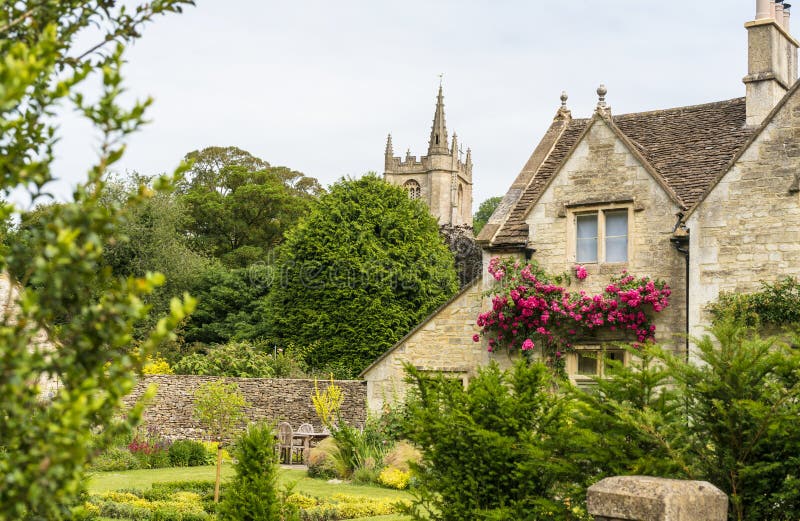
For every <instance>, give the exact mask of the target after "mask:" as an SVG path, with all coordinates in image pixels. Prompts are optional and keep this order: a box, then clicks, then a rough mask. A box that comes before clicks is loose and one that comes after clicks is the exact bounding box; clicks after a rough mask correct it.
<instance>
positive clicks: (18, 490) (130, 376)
mask: <svg viewBox="0 0 800 521" xmlns="http://www.w3.org/2000/svg"><path fill="white" fill-rule="evenodd" d="M187 4H191V2H190V1H186V0H164V1H161V2H153V3H141V4H138V3H133V4H131V3H127V4H126V8H125V9H123V8H122V7H119V6H117V5H116V4H115V2H107V1H103V2H101V1H88V2H77V1H63V2H62V1H59V2H37V3H35V4H32V3H30V2H12V3H6V4H4V5H3V8H2V9H0V55H2V56H3V60H1V61H0V135H2V136H3V137H2V139H0V179H2V181H1V183H2V188H3V190H5V191H10V190H13V189H17V188H21V189H26V188H28V189H29V191H30V193H31V195H32V196H33V197H34V199H36V198H37V197H38V196H39V195H41V194H42V192H43V191H44V190H45V189H46V185H47V183H49V182H50V181H51V180H52V179H53V176H52V173H51V163H52V161H53V155H54V146H55V143H56V141H57V139H58V132H57V118H55V117H54V114H55V110H56V107H57V106H59V105H60V106H63V105H65V100H69V102H70V105H71V106H72V107H74V108H75V109H77V111H78V113H80V114H81V115H82V116H83V117H85V118H86V119H87V120H88V121H89V122H90V123H91V124H92V125H93V126H94V127H95V128H96V129H97V131H98V132H99V136H100V146H99V150H98V152H99V154H98V156H99V160H98V162H97V164H96V165H95V166H94V167H92V168H91V169H90V170H89V175H88V180H87V181H86V182H84V183H81V184H79V185H78V186H77V188H76V189H75V192H74V195H73V202H70V203H66V204H63V205H59V206H58V207H56V208H54V209H53V211H52V212H51V213H48V214H47V215H45V216H43V217H42V219H41V225H40V226H39V227H37V229H36V230H35V231H34V232H32V234H31V236H30V244H31V245H32V246H33V251H34V254H33V255H32V256H28V255H27V253H28V252H27V251H25V252H23V251H20V250H19V249H17V248H15V247H14V246H13V245H12V246H11V248H10V249H9V251H8V252H7V257H5V258H4V259H2V261H0V268H2V269H3V270H8V272H9V273H11V274H12V275H11V283H12V284H16V283H17V282H23V283H24V282H28V281H30V282H31V283H32V284H33V285H34V286H35V287H36V289H35V290H28V291H24V292H23V293H22V294H21V297H20V298H19V299H18V301H17V302H15V303H13V304H12V303H9V304H10V305H8V306H5V308H4V309H5V312H4V313H3V316H2V317H1V318H0V357H2V367H3V370H2V373H0V446H2V447H0V475H2V476H4V478H3V486H2V487H0V519H36V520H39V519H48V520H58V519H64V518H67V517H70V512H69V509H70V506H71V505H73V504H74V503H75V501H76V499H77V496H78V492H79V490H80V483H81V477H82V473H83V470H84V468H85V465H86V462H87V460H88V459H89V457H90V451H91V450H92V449H91V447H92V446H93V444H92V443H90V437H91V436H92V432H93V431H95V430H97V428H98V427H99V426H103V425H110V424H111V420H112V419H113V418H114V417H115V416H116V415H117V414H118V412H119V410H120V407H121V399H122V397H123V396H124V395H125V394H126V393H128V392H129V391H130V390H131V389H132V387H133V385H134V374H135V372H136V371H138V370H140V369H141V366H142V364H143V363H144V360H145V355H146V354H148V353H150V352H152V351H153V349H154V348H155V345H156V344H157V343H158V342H160V341H162V340H164V339H166V338H167V337H169V335H170V332H171V330H172V329H173V328H174V327H175V326H176V324H177V323H178V322H179V321H180V320H181V319H182V318H183V317H184V316H185V314H186V312H188V311H189V310H190V309H191V305H192V303H191V301H190V300H189V299H184V301H183V302H181V301H178V300H173V301H172V303H171V314H170V316H168V317H166V318H164V319H162V320H160V321H159V323H158V325H157V327H156V329H155V331H154V332H153V333H152V334H150V335H149V336H147V337H146V338H145V339H144V341H143V342H142V344H141V346H140V351H139V352H137V353H134V354H133V356H132V355H131V354H130V353H128V352H127V351H128V350H127V347H128V345H129V344H130V341H131V334H132V330H133V325H134V323H135V322H136V321H137V320H140V319H141V318H142V317H143V316H144V315H145V313H146V309H147V308H146V306H145V304H144V303H143V301H142V299H143V298H144V297H145V296H146V295H148V294H149V293H151V292H152V291H153V289H154V288H155V287H156V286H158V285H159V284H160V283H162V282H163V276H161V275H157V274H148V275H146V276H145V277H143V278H132V277H128V278H121V277H116V276H114V275H113V274H112V272H111V270H110V269H109V268H107V267H105V266H104V263H103V247H104V245H105V244H106V243H107V241H108V240H109V239H110V238H111V237H116V236H117V235H118V234H119V230H120V227H121V226H122V225H123V224H124V221H125V217H124V215H123V213H122V212H121V211H120V209H119V208H117V207H110V208H109V207H107V206H105V205H104V204H103V202H102V201H103V195H104V191H105V189H106V173H107V170H108V168H109V166H110V165H113V164H114V163H115V162H116V161H117V160H118V159H119V158H120V157H121V155H122V153H123V151H124V145H123V142H124V140H125V138H126V136H127V135H128V134H130V133H131V132H133V131H135V130H137V129H138V128H139V127H140V125H141V124H142V123H143V121H144V115H145V111H146V108H147V106H148V104H149V101H144V102H135V103H133V104H132V105H131V106H130V107H129V108H126V107H123V106H121V105H120V104H119V101H118V97H119V94H120V93H121V92H122V80H121V74H120V70H121V65H122V63H123V58H122V54H123V44H124V43H126V42H130V41H132V40H134V39H135V38H137V37H138V36H139V35H140V30H141V28H142V26H143V25H144V24H146V23H147V22H149V21H151V20H152V19H153V18H155V17H156V16H158V15H160V14H164V13H169V12H178V11H180V10H181V6H182V5H187ZM90 26H91V27H92V31H93V33H92V34H97V35H98V36H97V38H98V39H97V41H96V45H91V42H89V46H88V47H87V48H80V49H79V48H78V41H79V40H80V42H84V43H85V42H87V40H86V38H83V36H85V35H86V34H85V32H84V29H86V28H87V27H90ZM98 33H99V34H98ZM79 36H81V38H79ZM81 45H83V43H81ZM115 45H116V47H115ZM88 78H93V79H96V80H99V81H98V83H99V84H101V85H102V87H101V91H100V94H99V95H98V97H97V99H92V100H86V99H85V98H84V96H82V95H81V94H79V93H78V92H77V88H78V85H79V84H81V82H83V81H85V80H87V79H88ZM166 181H167V180H166V179H160V180H159V181H158V182H157V183H155V186H154V187H155V188H156V189H160V188H162V187H164V186H165V185H166V184H167V182H166ZM148 195H149V194H148V193H146V192H142V193H137V194H136V195H134V196H132V197H131V198H130V203H131V204H132V205H136V204H141V203H143V202H144V201H146V200H147V198H148ZM12 213H14V209H13V207H11V206H10V205H9V204H3V205H2V207H0V216H1V217H2V218H3V219H5V218H7V217H8V216H9V215H11V214H12ZM14 273H18V274H22V275H21V277H20V278H17V277H14V276H13V274H14ZM96 287H101V288H103V291H102V292H101V293H100V294H99V295H97V296H94V297H93V296H92V293H91V289H92V288H96ZM59 315H63V316H66V317H68V319H67V320H66V321H65V322H64V323H62V324H60V325H59V327H58V328H53V327H52V324H53V320H54V318H55V317H56V316H59ZM39 331H45V332H46V333H47V334H48V335H49V337H50V339H52V340H53V341H54V342H55V344H56V345H57V347H56V348H55V349H57V352H56V353H53V352H51V351H49V350H48V348H47V345H46V344H42V343H41V342H36V341H35V337H37V335H38V334H39ZM43 376H45V377H50V378H57V379H58V382H59V388H58V390H57V391H55V392H54V394H53V396H52V397H51V398H50V399H44V397H43V396H42V395H41V394H40V391H41V388H40V387H39V385H38V382H39V381H40V379H41V378H42V377H43ZM140 413H141V407H135V408H134V409H133V410H132V411H131V412H130V414H129V416H128V422H131V421H135V420H136V419H137V418H138V416H139V415H140ZM111 431H112V429H110V428H107V429H106V430H105V431H104V432H103V433H102V435H101V436H106V437H108V436H110V435H112V434H114V433H113V432H111Z"/></svg>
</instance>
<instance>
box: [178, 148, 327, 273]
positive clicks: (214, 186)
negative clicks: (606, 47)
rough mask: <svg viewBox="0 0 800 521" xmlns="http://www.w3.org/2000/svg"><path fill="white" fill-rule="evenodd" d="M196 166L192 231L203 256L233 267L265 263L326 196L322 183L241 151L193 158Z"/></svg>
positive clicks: (190, 201)
mask: <svg viewBox="0 0 800 521" xmlns="http://www.w3.org/2000/svg"><path fill="white" fill-rule="evenodd" d="M186 158H187V160H194V161H195V164H194V167H193V171H192V173H191V176H190V177H189V179H188V180H187V182H186V183H185V187H184V188H183V192H184V194H183V196H182V200H183V201H184V203H185V204H186V206H187V208H188V213H189V217H190V218H189V221H188V223H187V227H186V231H187V233H189V234H190V235H191V236H192V237H193V238H194V241H195V247H196V248H197V249H198V250H199V251H203V252H206V253H208V254H211V255H213V256H215V257H217V258H219V259H221V260H222V261H223V262H224V263H225V264H226V265H227V266H230V267H245V266H248V265H250V264H252V263H254V262H258V261H264V260H265V259H266V257H267V254H268V253H269V252H270V251H271V250H272V248H273V247H275V246H276V245H277V244H278V243H280V242H281V240H282V239H283V234H284V232H285V231H286V230H287V229H288V228H289V227H291V226H292V225H293V224H294V223H295V222H296V221H297V219H298V218H299V217H300V216H301V215H303V214H304V213H305V212H306V211H307V210H308V208H309V204H310V202H311V200H313V198H314V197H315V196H316V194H317V193H318V192H319V191H321V187H320V186H319V183H318V182H317V180H316V179H313V178H309V177H305V176H304V175H303V174H301V173H300V172H295V171H293V170H290V169H288V168H285V167H271V166H270V165H269V163H267V162H266V161H264V160H262V159H259V158H256V157H254V156H252V155H251V154H250V153H249V152H245V151H243V150H240V149H238V148H235V147H227V148H220V147H211V148H206V149H204V150H202V151H199V152H191V153H189V154H187V156H186Z"/></svg>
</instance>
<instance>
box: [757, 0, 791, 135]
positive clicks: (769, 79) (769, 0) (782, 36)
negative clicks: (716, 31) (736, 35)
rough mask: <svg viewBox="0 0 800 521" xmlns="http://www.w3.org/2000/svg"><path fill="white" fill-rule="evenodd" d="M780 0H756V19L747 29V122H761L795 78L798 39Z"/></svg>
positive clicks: (786, 7)
mask: <svg viewBox="0 0 800 521" xmlns="http://www.w3.org/2000/svg"><path fill="white" fill-rule="evenodd" d="M789 7H790V6H788V5H787V6H785V5H784V4H783V0H777V1H773V0H756V19H755V20H753V21H752V22H747V23H746V24H744V26H745V28H746V29H747V40H748V57H747V76H745V77H744V80H743V81H744V83H745V86H746V87H747V125H748V126H757V125H760V124H761V122H762V121H764V118H766V117H767V115H768V114H769V113H770V111H771V110H772V109H773V108H774V107H775V105H777V104H778V102H779V101H780V100H781V98H783V96H784V95H785V94H786V92H787V91H788V90H789V88H790V87H791V86H792V85H793V84H794V82H795V81H796V80H797V49H798V47H800V43H798V42H797V40H795V39H794V38H792V36H791V35H790V34H789V29H788V28H789V9H788V8H789Z"/></svg>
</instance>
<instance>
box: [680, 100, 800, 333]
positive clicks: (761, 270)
mask: <svg viewBox="0 0 800 521" xmlns="http://www.w3.org/2000/svg"><path fill="white" fill-rule="evenodd" d="M799 94H800V93H799V92H798V91H797V90H795V91H794V93H793V94H792V96H791V97H790V98H789V99H788V100H787V102H786V104H785V105H784V106H783V107H782V108H781V109H780V110H779V111H778V112H777V114H775V116H774V118H773V119H772V120H771V121H770V123H769V124H768V125H767V126H766V128H765V129H764V131H763V132H762V133H761V134H760V135H759V136H758V137H757V138H756V139H755V140H754V141H753V143H752V144H750V146H749V147H748V148H747V150H746V151H745V152H744V154H743V155H742V156H741V158H740V159H739V160H738V161H737V162H736V164H735V165H734V167H733V168H732V169H731V170H730V172H728V173H727V174H726V175H725V177H723V178H722V180H721V181H720V182H719V183H718V184H717V185H716V186H715V187H714V189H713V190H712V191H711V193H710V194H709V195H708V197H706V199H705V200H704V201H703V202H702V203H701V204H700V205H699V206H698V208H697V209H696V210H695V211H694V212H693V213H692V214H691V216H690V217H689V219H688V222H687V225H688V227H689V230H690V236H691V242H690V258H691V271H690V273H691V275H690V282H691V287H692V296H691V297H692V298H691V299H690V312H689V316H690V321H691V328H692V333H693V334H695V335H699V334H703V333H704V326H705V325H707V324H708V323H709V322H710V317H709V315H708V309H707V308H708V304H709V303H711V302H713V301H714V300H716V298H717V296H718V295H719V293H720V292H722V291H733V292H751V291H754V290H757V289H758V288H759V286H760V283H761V281H769V282H774V281H776V280H778V279H780V278H783V277H786V276H800V193H798V191H797V190H798V188H799V187H798V172H800V142H798V137H800V95H799Z"/></svg>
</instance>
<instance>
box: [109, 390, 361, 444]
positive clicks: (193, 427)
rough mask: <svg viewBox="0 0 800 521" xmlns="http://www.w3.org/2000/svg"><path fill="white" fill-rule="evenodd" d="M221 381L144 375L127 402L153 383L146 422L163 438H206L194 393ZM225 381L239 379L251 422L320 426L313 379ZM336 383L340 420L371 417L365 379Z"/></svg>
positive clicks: (355, 421) (356, 421)
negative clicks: (340, 397)
mask: <svg viewBox="0 0 800 521" xmlns="http://www.w3.org/2000/svg"><path fill="white" fill-rule="evenodd" d="M217 379H219V377H216V376H192V375H153V376H146V377H143V378H142V379H141V380H140V381H139V382H138V384H137V385H136V387H135V388H134V390H133V392H132V393H131V394H130V395H128V396H127V397H126V399H125V401H126V405H128V406H130V405H132V404H133V403H134V402H135V401H136V400H138V399H139V398H140V397H141V396H142V394H143V393H144V392H145V390H146V389H147V388H148V387H149V386H150V385H155V386H156V387H157V391H156V396H155V398H154V399H153V400H152V402H151V403H150V405H149V406H148V407H147V408H146V410H145V413H144V418H143V423H144V425H145V426H150V427H155V428H156V429H157V430H158V431H159V432H160V433H161V435H162V436H165V437H168V438H190V439H202V438H203V429H202V428H201V427H200V425H199V424H198V423H197V422H196V421H195V420H194V419H193V418H192V412H193V410H194V407H193V405H192V401H193V397H194V392H195V390H196V389H197V388H198V387H200V386H201V385H203V384H204V383H206V382H209V381H213V380H217ZM225 381H226V382H229V383H235V384H237V385H238V386H239V389H241V391H242V394H244V396H245V399H246V400H247V402H248V403H249V404H250V407H248V408H247V410H246V414H247V416H248V418H249V419H250V420H251V421H261V420H265V421H270V422H279V421H286V422H289V423H290V424H291V425H292V427H293V428H295V429H296V428H297V427H298V426H299V425H300V424H301V423H310V424H312V425H314V430H320V429H321V428H322V424H321V423H320V421H319V418H317V414H316V412H315V411H314V405H313V404H312V402H311V396H312V394H313V393H314V381H313V380H291V379H272V378H225ZM335 383H336V385H338V386H339V387H341V388H342V390H343V392H344V404H343V405H342V409H341V415H342V419H343V420H344V421H345V422H346V423H347V424H349V425H352V426H355V427H361V426H363V425H364V422H365V421H366V419H367V405H366V399H367V387H366V385H365V382H362V381H355V380H344V381H343V380H339V381H335ZM328 384H329V382H324V381H320V382H319V388H320V390H321V391H322V390H324V389H326V388H327V387H328Z"/></svg>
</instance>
